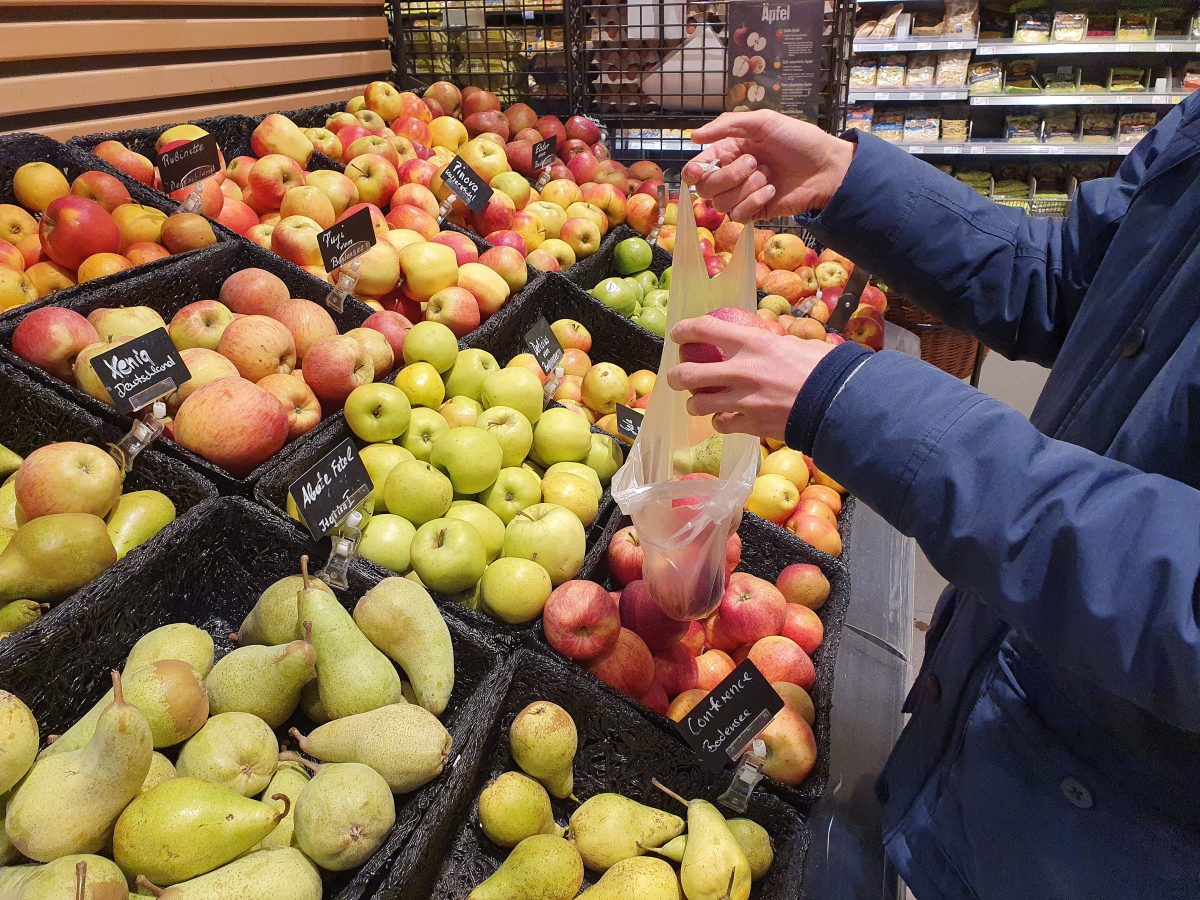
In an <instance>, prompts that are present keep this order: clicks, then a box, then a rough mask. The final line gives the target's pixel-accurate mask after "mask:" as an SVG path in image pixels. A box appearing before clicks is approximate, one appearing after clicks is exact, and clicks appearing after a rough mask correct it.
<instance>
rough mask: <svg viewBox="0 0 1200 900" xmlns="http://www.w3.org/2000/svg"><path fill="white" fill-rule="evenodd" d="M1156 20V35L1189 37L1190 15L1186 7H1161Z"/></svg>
mask: <svg viewBox="0 0 1200 900" xmlns="http://www.w3.org/2000/svg"><path fill="white" fill-rule="evenodd" d="M1156 16H1157V18H1156V19H1155V22H1154V37H1155V38H1156V39H1157V38H1164V37H1168V38H1172V37H1175V38H1182V37H1187V32H1188V24H1189V22H1190V17H1189V16H1188V12H1187V10H1185V9H1180V8H1177V7H1160V8H1159V9H1158V10H1157V11H1156Z"/></svg>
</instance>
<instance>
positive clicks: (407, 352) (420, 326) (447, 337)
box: [404, 321, 458, 372]
mask: <svg viewBox="0 0 1200 900" xmlns="http://www.w3.org/2000/svg"><path fill="white" fill-rule="evenodd" d="M457 359H458V338H456V337H455V336H454V332H453V331H451V330H450V329H449V328H447V327H446V326H445V325H443V324H442V323H441V322H429V321H425V322H418V323H417V324H416V325H414V326H413V327H412V328H410V329H409V331H408V334H407V335H405V337H404V362H405V364H406V365H410V366H411V365H412V364H413V363H415V362H427V363H429V364H431V365H432V366H433V367H434V368H435V369H437V370H438V371H439V372H448V371H450V367H451V366H452V365H454V362H455V360H457Z"/></svg>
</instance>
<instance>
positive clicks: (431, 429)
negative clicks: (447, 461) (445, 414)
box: [400, 406, 450, 460]
mask: <svg viewBox="0 0 1200 900" xmlns="http://www.w3.org/2000/svg"><path fill="white" fill-rule="evenodd" d="M449 430H450V426H449V425H448V424H447V423H446V420H445V419H443V418H442V416H441V414H440V413H437V412H435V411H434V410H432V409H425V407H423V406H418V407H417V408H416V409H414V410H413V411H412V418H411V419H409V422H408V430H407V431H405V432H404V436H403V437H402V438H400V446H401V447H403V448H404V449H405V450H407V451H408V452H409V453H411V454H412V455H413V458H414V459H424V460H428V459H429V454H430V452H431V451H432V450H433V442H434V441H435V440H437V439H438V438H439V437H441V436H442V435H443V434H445V433H446V432H447V431H449Z"/></svg>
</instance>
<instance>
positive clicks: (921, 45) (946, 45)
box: [854, 37, 979, 53]
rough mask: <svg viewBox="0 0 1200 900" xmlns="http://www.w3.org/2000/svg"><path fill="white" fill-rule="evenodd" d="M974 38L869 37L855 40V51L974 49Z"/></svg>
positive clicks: (887, 51)
mask: <svg viewBox="0 0 1200 900" xmlns="http://www.w3.org/2000/svg"><path fill="white" fill-rule="evenodd" d="M978 43H979V42H978V41H976V40H975V39H974V38H962V37H960V38H956V39H949V38H944V37H940V38H930V37H915V38H868V39H865V40H858V41H855V42H854V52H855V53H895V52H896V51H897V50H917V51H922V50H974V49H975V48H976V46H977V45H978Z"/></svg>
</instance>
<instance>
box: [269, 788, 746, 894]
mask: <svg viewBox="0 0 1200 900" xmlns="http://www.w3.org/2000/svg"><path fill="white" fill-rule="evenodd" d="M271 799H272V800H282V801H283V812H281V813H280V814H279V815H277V816H276V817H275V824H276V825H278V824H279V823H280V822H282V821H283V820H284V819H286V818H287V814H288V812H289V811H290V810H291V808H292V798H291V797H289V796H288V795H287V794H272V795H271ZM731 883H732V882H731Z"/></svg>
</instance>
